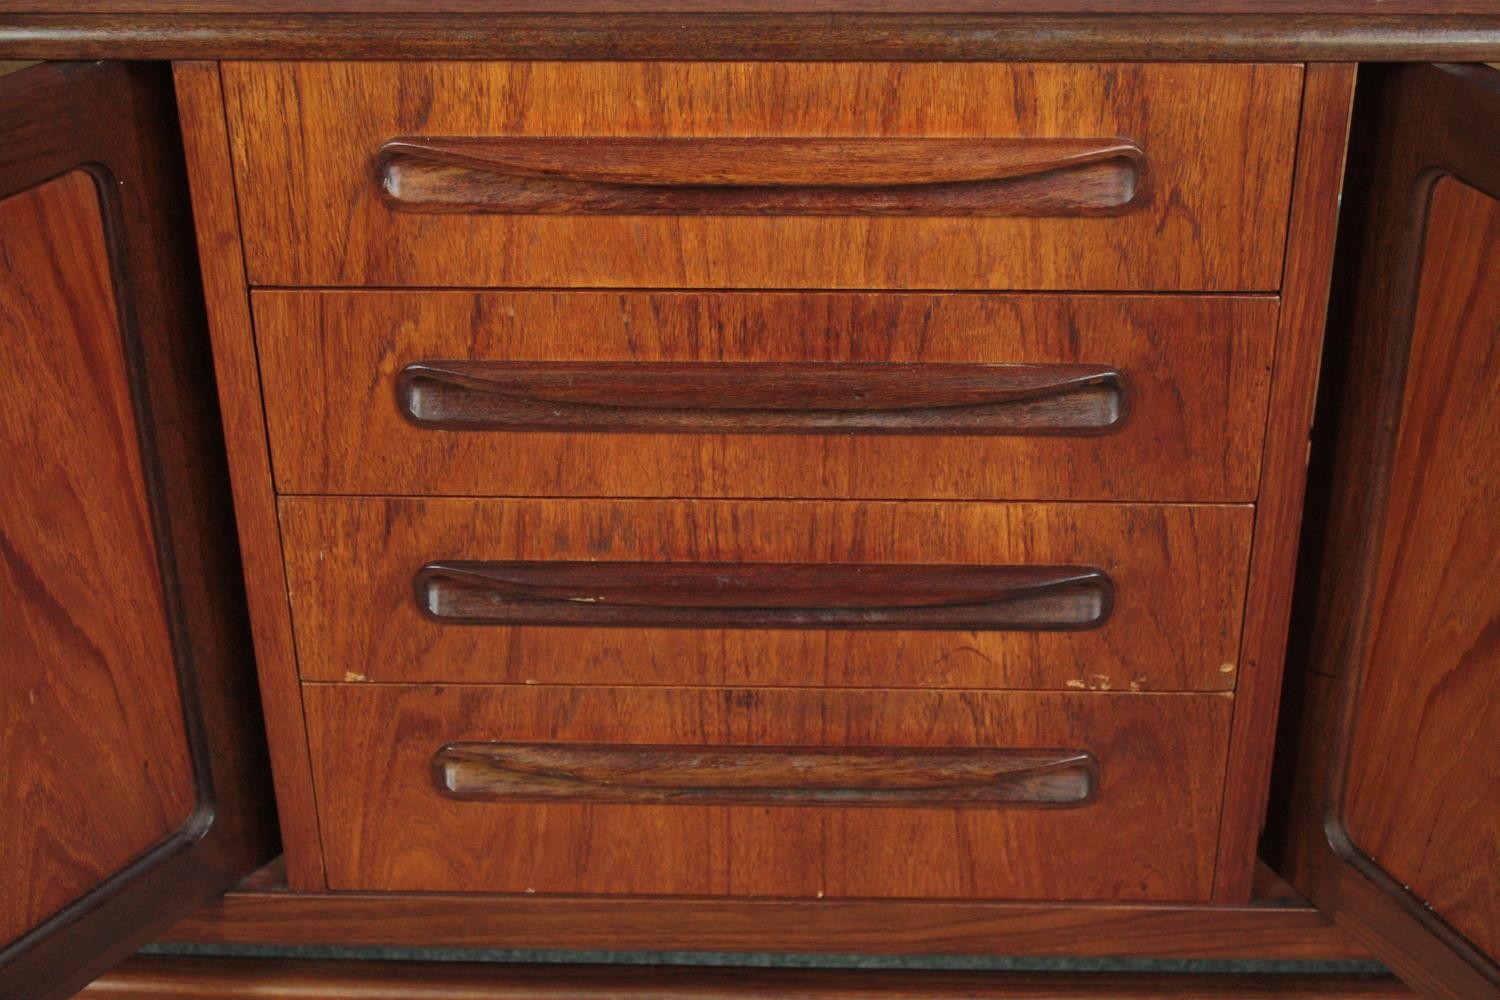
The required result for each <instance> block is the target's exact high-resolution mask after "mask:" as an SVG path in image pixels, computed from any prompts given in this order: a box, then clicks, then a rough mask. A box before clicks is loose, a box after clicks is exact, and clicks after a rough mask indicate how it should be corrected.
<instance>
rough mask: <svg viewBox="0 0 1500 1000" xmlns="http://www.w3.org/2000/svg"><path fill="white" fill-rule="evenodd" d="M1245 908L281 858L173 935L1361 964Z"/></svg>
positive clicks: (1329, 928) (1333, 930)
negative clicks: (604, 887)
mask: <svg viewBox="0 0 1500 1000" xmlns="http://www.w3.org/2000/svg"><path fill="white" fill-rule="evenodd" d="M1256 886H1257V890H1256V897H1255V901H1254V902H1253V903H1252V904H1250V905H1247V906H1218V905H1205V904H1186V903H1185V904H1172V903H1085V904H1080V903H1037V902H1033V903H994V902H913V901H902V900H879V901H872V900H829V899H822V900H812V901H801V902H794V901H786V900H767V899H724V898H717V899H714V898H700V899H685V898H681V897H676V898H673V897H655V898H649V899H647V898H642V897H638V896H637V897H606V896H542V895H539V894H534V893H533V894H524V893H522V894H515V895H508V896H507V895H493V894H491V895H483V896H481V895H472V896H466V895H462V894H453V893H425V894H417V893H382V894H379V895H372V894H369V893H340V892H317V893H313V892H288V891H287V888H286V877H285V873H284V872H283V871H282V870H281V865H280V864H279V863H273V864H271V865H268V866H266V867H265V868H263V869H262V870H261V871H259V872H257V873H256V874H255V875H254V876H252V877H251V878H249V879H247V880H246V881H245V882H244V883H242V884H241V885H240V886H239V887H237V888H235V889H232V890H231V891H230V892H228V893H226V894H225V895H224V896H223V897H221V898H219V899H217V900H215V901H213V902H211V903H209V904H207V905H206V906H204V907H202V908H201V909H199V910H198V911H197V912H195V913H194V914H193V915H192V916H190V917H188V918H187V919H186V920H184V921H182V922H181V923H179V924H178V925H177V926H176V927H174V928H172V930H171V931H170V932H169V934H168V935H167V937H166V938H165V939H164V940H165V941H167V942H168V943H182V944H190V945H191V944H210V945H211V944H262V945H263V944H292V945H302V946H306V945H331V944H337V945H345V946H357V947H387V946H401V947H417V946H430V947H445V948H495V947H506V948H554V949H555V948H575V949H599V950H604V951H630V950H640V951H658V952H660V951H711V952H722V951H743V952H757V951H758V952H767V951H769V952H777V953H786V952H792V953H803V952H821V953H823V954H837V955H853V954H882V955H995V954H1005V955H1022V956H1073V957H1077V956H1115V957H1119V956H1125V955H1131V956H1147V957H1157V958H1219V959H1223V958H1242V959H1259V960H1287V961H1296V960H1305V959H1325V960H1337V959H1368V958H1369V952H1368V951H1366V950H1364V947H1363V946H1362V945H1361V944H1359V943H1358V942H1357V941H1356V940H1355V939H1354V938H1353V937H1351V936H1350V935H1349V934H1348V933H1347V932H1345V931H1344V930H1343V929H1342V928H1340V927H1338V926H1336V925H1334V924H1333V923H1331V922H1330V921H1329V920H1328V919H1327V918H1326V917H1325V916H1323V915H1322V914H1321V913H1319V912H1318V911H1317V910H1315V909H1313V908H1312V906H1311V905H1309V904H1308V903H1307V902H1306V901H1305V900H1303V899H1302V898H1301V897H1300V896H1298V895H1297V894H1296V892H1295V891H1294V890H1292V889H1291V888H1290V887H1289V886H1287V885H1286V883H1285V882H1282V881H1280V880H1279V879H1278V878H1277V877H1276V876H1275V875H1274V873H1271V872H1270V870H1269V869H1267V868H1265V867H1264V866H1261V868H1260V869H1259V875H1258V877H1257V880H1256Z"/></svg>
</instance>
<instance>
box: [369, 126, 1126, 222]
mask: <svg viewBox="0 0 1500 1000" xmlns="http://www.w3.org/2000/svg"><path fill="white" fill-rule="evenodd" d="M375 175H376V180H377V183H378V184H379V185H380V191H381V194H382V195H384V197H385V199H386V201H388V202H389V203H390V205H391V207H392V208H396V209H402V210H405V211H411V212H454V213H463V214H471V213H496V214H501V215H971V216H991V215H1117V214H1120V213H1122V212H1126V211H1128V210H1129V209H1130V208H1131V207H1132V206H1133V205H1135V204H1137V203H1138V202H1140V201H1143V200H1144V199H1145V198H1146V196H1147V183H1146V182H1147V180H1148V179H1149V177H1150V172H1149V164H1148V161H1147V157H1146V154H1145V153H1144V152H1143V151H1142V150H1141V149H1140V147H1139V146H1136V145H1135V144H1134V143H1129V142H1120V141H1119V140H1115V139H1108V138H1102V139H905V140H901V139H868V138H860V139H767V138H736V139H679V138H671V139H631V138H584V139H558V138H538V139H515V138H506V137H459V138H422V137H413V138H402V139H392V140H390V141H389V142H386V143H384V144H383V145H382V146H381V147H380V151H379V152H378V153H377V154H376V156H375Z"/></svg>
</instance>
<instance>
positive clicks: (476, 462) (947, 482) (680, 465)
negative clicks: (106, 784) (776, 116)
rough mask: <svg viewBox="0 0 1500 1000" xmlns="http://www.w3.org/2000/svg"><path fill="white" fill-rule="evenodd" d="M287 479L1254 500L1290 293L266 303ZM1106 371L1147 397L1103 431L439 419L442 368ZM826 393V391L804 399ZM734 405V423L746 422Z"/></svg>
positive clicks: (345, 489)
mask: <svg viewBox="0 0 1500 1000" xmlns="http://www.w3.org/2000/svg"><path fill="white" fill-rule="evenodd" d="M253 302H254V307H255V317H256V338H257V343H258V345H259V349H260V359H261V366H262V385H263V388H264V390H265V397H266V408H267V414H266V415H267V421H268V423H269V428H270V438H271V448H272V452H273V456H272V457H273V464H274V466H275V470H276V480H277V486H278V488H279V489H280V490H281V491H283V492H286V493H399V494H458V495H471V496H473V495H495V494H500V495H511V496H517V495H527V494H532V495H540V496H569V495H571V496H749V497H835V498H837V497H871V498H896V497H913V498H931V499H938V498H952V499H984V498H994V499H1032V498H1034V499H1081V500H1108V499H1128V500H1204V501H1209V500H1213V501H1246V500H1253V499H1254V497H1255V492H1256V487H1257V484H1258V481H1259V475H1258V473H1259V468H1258V466H1259V459H1260V448H1261V441H1262V437H1263V433H1264V426H1265V424H1264V414H1265V406H1266V398H1267V394H1268V391H1269V382H1270V374H1269V369H1270V358H1271V354H1272V351H1273V348H1274V340H1275V323H1276V317H1277V307H1276V303H1275V301H1274V300H1272V299H1270V298H1253V297H1237V298H1219V297H1203V298H1197V297H1194V298H1188V297H1164V296H1144V295H1139V296H1092V295H1091V296H1067V297H1062V296H1038V295H929V294H916V293H909V294H908V293H903V294H889V293H873V294H864V293H836V294H829V293H806V294H798V293H739V292H721V293H700V292H602V291H597V292H594V291H591V292H488V293H470V292H382V291H351V292H304V291H261V292H257V293H255V294H254V295H253ZM463 360H470V361H472V360H501V361H544V360H546V361H570V362H583V361H591V362H610V363H614V364H615V365H616V370H617V371H619V372H621V373H628V372H629V371H630V370H631V366H633V365H635V364H636V363H639V362H709V361H712V362H746V363H752V362H753V363H764V362H784V363H791V362H805V363H806V364H805V366H804V367H805V368H806V369H807V370H808V371H810V372H814V373H815V372H816V371H817V367H818V365H819V364H820V363H825V362H882V363H884V362H901V363H959V362H968V363H986V364H1002V363H1003V364H1022V363H1024V364H1035V365H1043V366H1050V365H1074V364H1080V363H1092V364H1099V365H1102V366H1105V367H1107V368H1110V369H1113V370H1114V371H1117V372H1119V373H1120V374H1121V376H1122V378H1123V380H1124V384H1123V389H1122V395H1123V398H1124V400H1125V404H1126V406H1127V407H1128V412H1127V414H1126V416H1125V418H1124V421H1123V423H1122V424H1121V425H1120V426H1118V427H1112V428H1108V429H1106V430H1103V431H1101V432H1098V433H1092V434H1087V435H1079V434H1060V433H1048V432H1047V431H1036V432H1032V433H1026V434H1014V433H1006V432H1004V431H993V432H981V433H973V434H964V435H940V434H939V435H922V434H912V433H909V432H908V433H904V434H900V435H888V434H864V433H855V434H850V433H820V434H814V433H796V434H772V435H768V434H739V433H736V434H708V433H665V434H664V433H650V434H648V433H620V432H618V431H611V430H610V428H609V424H608V420H607V418H600V419H599V421H598V426H597V429H593V428H591V429H590V430H588V431H584V432H579V431H572V432H564V433H557V432H538V431H514V430H506V431H495V430H443V429H433V428H429V427H419V426H416V425H414V424H413V423H411V422H410V421H409V420H407V419H405V418H404V417H403V416H402V413H401V412H400V409H399V408H398V406H397V379H398V376H399V375H400V372H401V371H402V369H403V368H405V367H406V366H407V365H410V364H413V363H416V362H420V361H429V362H434V363H438V362H441V361H463ZM786 402H787V404H788V405H791V404H793V403H797V402H801V403H802V404H803V405H806V406H808V407H814V406H816V405H817V403H816V398H815V397H814V398H808V399H802V400H800V401H798V400H790V399H789V400H787V401H786ZM731 419H732V418H731Z"/></svg>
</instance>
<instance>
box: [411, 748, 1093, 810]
mask: <svg viewBox="0 0 1500 1000" xmlns="http://www.w3.org/2000/svg"><path fill="white" fill-rule="evenodd" d="M432 777H433V782H434V784H435V785H436V786H437V789H438V791H439V792H441V793H442V794H444V795H446V796H448V797H449V798H454V799H462V800H464V801H470V802H476V801H477V802H550V801H556V802H575V803H576V802H593V803H605V802H618V803H624V804H631V805H645V804H653V805H689V804H691V805H751V806H756V805H758V806H773V805H774V806H784V805H803V806H814V805H835V806H841V807H847V806H903V807H908V808H910V807H925V806H967V807H971V808H993V807H994V806H996V805H998V804H1000V803H1008V804H1016V805H1028V806H1064V805H1069V806H1071V805H1079V804H1081V803H1084V802H1087V801H1088V800H1089V799H1091V798H1093V795H1094V787H1095V783H1096V781H1097V780H1098V762H1097V761H1095V760H1094V758H1093V756H1092V755H1091V754H1089V753H1088V752H1087V751H1083V750H1004V749H997V748H989V747H984V748H980V747H975V748H971V749H967V750H959V751H955V750H926V749H921V748H916V747H894V748H893V747H882V748H878V749H870V750H847V749H843V748H839V749H832V748H828V747H817V748H813V747H714V746H705V747H674V746H637V745H630V744H616V745H612V746H606V745H601V744H595V745H591V746H559V745H556V744H546V743H498V742H493V741H491V742H486V743H472V742H471V743H449V744H448V745H446V746H444V747H441V748H440V749H439V750H438V751H437V753H435V754H433V757H432Z"/></svg>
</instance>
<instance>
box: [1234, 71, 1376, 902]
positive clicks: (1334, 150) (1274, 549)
mask: <svg viewBox="0 0 1500 1000" xmlns="http://www.w3.org/2000/svg"><path fill="white" fill-rule="evenodd" d="M1354 76H1355V67H1353V66H1347V65H1322V66H1310V67H1308V71H1307V90H1306V94H1305V96H1304V99H1303V113H1302V125H1301V132H1300V135H1301V141H1300V144H1299V146H1298V150H1297V180H1296V187H1295V191H1296V193H1295V195H1294V199H1293V202H1292V216H1291V232H1292V233H1294V234H1296V235H1295V238H1294V239H1292V240H1291V241H1290V242H1289V244H1288V250H1287V259H1286V274H1285V277H1284V278H1283V279H1282V307H1281V315H1280V322H1279V329H1278V332H1277V336H1276V361H1275V372H1274V376H1273V379H1272V384H1271V404H1270V413H1271V414H1272V417H1271V419H1270V420H1269V422H1268V425H1267V433H1266V438H1265V452H1264V457H1263V458H1262V460H1261V480H1260V494H1259V502H1258V503H1257V505H1256V511H1255V541H1254V544H1253V550H1252V551H1253V555H1252V557H1251V563H1250V587H1249V591H1248V594H1247V597H1246V602H1245V618H1244V633H1243V634H1244V645H1243V647H1242V648H1241V651H1240V674H1241V676H1240V683H1239V686H1238V687H1237V688H1236V689H1235V690H1236V695H1235V708H1234V732H1233V736H1232V742H1231V745H1230V753H1229V774H1228V779H1227V781H1226V783H1225V802H1224V812H1223V820H1224V825H1223V827H1222V829H1221V832H1220V838H1219V863H1218V870H1217V872H1216V874H1215V882H1214V898H1215V899H1217V900H1220V901H1222V902H1240V901H1243V900H1245V899H1247V898H1249V894H1250V889H1251V879H1252V877H1253V874H1254V871H1255V858H1256V844H1257V842H1258V841H1259V839H1260V833H1261V829H1262V827H1263V826H1264V822H1265V815H1266V803H1267V801H1268V798H1269V789H1270V781H1271V759H1272V755H1273V752H1274V744H1275V741H1274V738H1273V736H1274V733H1275V731H1276V714H1277V711H1278V708H1279V705H1280V700H1281V679H1282V667H1283V661H1284V658H1285V656H1286V648H1287V625H1288V621H1289V620H1290V618H1291V609H1292V588H1293V584H1294V582H1295V575H1296V564H1297V544H1298V531H1299V528H1300V525H1301V521H1302V500H1303V496H1304V494H1305V491H1306V477H1307V456H1308V434H1309V429H1310V428H1311V426H1312V420H1313V409H1314V404H1315V401H1316V399H1317V393H1318V371H1319V362H1320V359H1321V356H1322V348H1323V323H1324V319H1325V316H1326V315H1327V309H1328V286H1329V280H1330V276H1331V274H1332V271H1333V249H1334V237H1335V233H1336V230H1337V228H1338V211H1339V194H1340V190H1341V187H1342V182H1343V174H1344V169H1343V168H1344V152H1345V148H1346V146H1347V141H1348V134H1349V115H1350V109H1351V107H1352V102H1353V96H1354Z"/></svg>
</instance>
